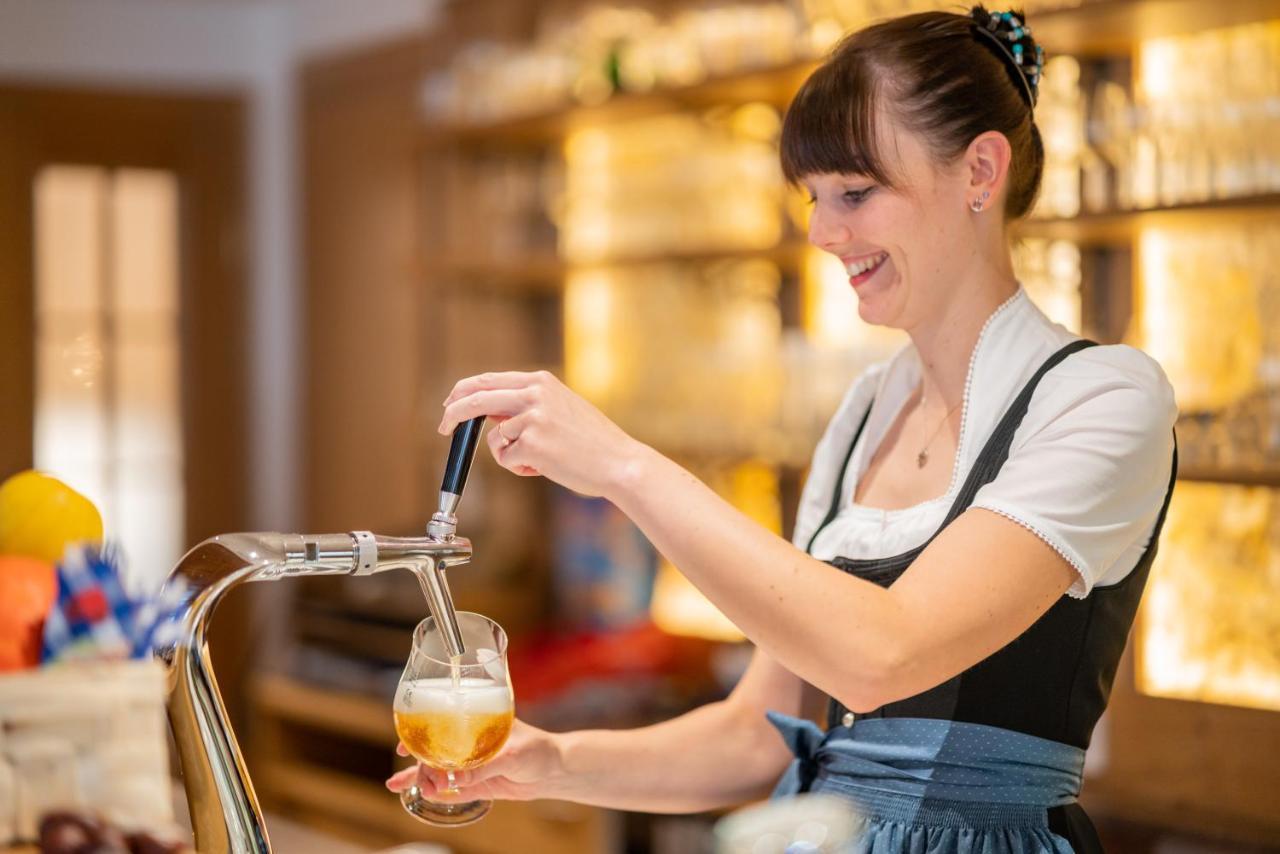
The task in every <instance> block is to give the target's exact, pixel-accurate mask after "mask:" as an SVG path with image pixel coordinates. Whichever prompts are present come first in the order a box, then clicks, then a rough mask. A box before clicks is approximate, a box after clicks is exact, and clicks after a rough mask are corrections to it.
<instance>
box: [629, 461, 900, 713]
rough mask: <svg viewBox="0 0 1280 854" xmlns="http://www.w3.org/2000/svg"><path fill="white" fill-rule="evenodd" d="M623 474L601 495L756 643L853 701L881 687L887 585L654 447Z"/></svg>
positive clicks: (889, 633)
mask: <svg viewBox="0 0 1280 854" xmlns="http://www.w3.org/2000/svg"><path fill="white" fill-rule="evenodd" d="M620 471H621V472H622V474H621V476H620V478H619V479H618V482H617V484H616V486H615V488H614V489H612V490H611V491H610V493H609V494H608V495H607V497H608V498H609V499H610V500H611V501H612V502H613V503H614V504H616V505H617V506H618V508H619V509H621V510H622V512H623V513H625V514H626V515H627V516H629V517H630V518H631V519H632V521H634V522H635V523H636V525H638V526H639V527H640V529H641V530H642V531H643V532H644V533H645V535H646V536H647V537H648V538H649V540H650V541H651V542H652V543H653V544H654V546H655V547H656V548H657V549H658V551H660V552H661V553H662V554H663V555H665V556H666V557H667V559H669V560H670V561H671V562H672V563H674V564H675V565H676V566H678V567H680V570H681V571H682V572H683V573H684V574H685V575H686V576H687V577H688V578H689V580H690V581H692V582H693V584H694V585H695V586H696V587H698V588H699V589H700V590H701V591H702V592H703V593H704V594H705V595H706V596H707V598H708V599H710V600H711V601H713V602H715V603H716V605H717V606H718V607H719V608H720V610H721V611H723V612H724V614H725V616H727V617H728V618H729V619H730V620H732V621H733V622H734V624H735V625H737V626H738V627H739V628H740V629H741V630H742V631H743V633H744V634H746V636H747V637H748V638H750V639H751V640H752V641H753V642H754V643H755V644H756V645H757V646H759V647H760V648H762V649H765V650H767V651H768V652H769V654H770V655H772V656H773V657H774V658H776V659H777V660H778V661H779V662H781V663H782V664H783V665H785V666H786V667H787V668H788V669H789V670H791V671H792V672H793V673H795V674H796V675H798V676H800V677H801V678H803V679H805V680H806V681H808V682H809V683H811V684H813V685H816V686H818V687H819V688H821V689H823V690H824V691H826V692H828V693H830V694H833V695H835V696H841V698H842V699H844V700H845V701H846V705H849V706H850V707H851V708H855V707H856V705H855V704H856V703H857V697H856V694H857V692H858V691H860V690H864V689H865V690H866V691H867V693H868V695H874V694H876V693H877V690H878V686H877V684H876V683H877V682H878V681H879V680H881V679H883V678H886V677H887V674H888V673H889V672H891V671H892V669H893V667H894V665H895V661H894V654H893V652H892V650H890V649H889V647H890V644H888V643H887V642H886V640H885V639H888V638H893V637H895V636H898V635H900V634H901V632H899V631H898V630H897V625H896V619H895V617H896V615H895V605H894V602H893V600H892V597H891V596H890V595H889V594H888V592H887V591H886V590H884V589H883V588H880V587H878V586H876V585H874V584H871V583H870V582H865V581H862V580H860V579H856V578H852V577H849V576H844V575H840V574H834V573H832V572H831V569H830V567H828V566H826V565H825V564H823V563H822V562H820V561H818V560H815V559H814V558H812V557H810V556H809V555H807V554H805V553H804V552H802V551H800V550H799V549H797V548H795V547H794V546H793V545H792V544H790V543H788V542H787V541H786V540H784V539H782V538H781V537H779V536H777V535H776V534H773V533H772V532H770V531H768V530H766V529H765V528H763V527H761V526H760V525H758V524H757V523H756V522H754V521H753V520H751V519H750V518H748V517H747V516H745V515H744V514H742V513H741V512H739V511H738V510H737V509H735V508H734V507H732V506H731V505H730V504H728V502H726V501H724V499H722V498H720V497H719V496H718V495H716V494H715V492H713V491H712V490H711V489H710V488H709V487H707V486H706V485H705V484H703V483H702V482H701V481H699V480H698V479H697V478H696V477H694V476H693V475H692V474H690V473H689V472H687V471H686V470H684V469H683V468H681V467H680V466H678V465H677V464H675V463H674V462H672V461H671V460H669V459H667V458H666V457H663V456H662V455H661V454H659V453H657V452H656V451H654V450H653V449H651V448H648V447H646V446H643V445H638V446H637V447H636V449H635V453H634V456H632V457H631V458H630V459H629V460H628V463H627V465H626V466H625V467H622V468H621V469H620ZM837 625H838V626H840V627H841V629H840V632H839V633H838V636H836V637H833V635H832V627H833V626H837ZM850 691H852V692H853V693H854V696H850ZM850 701H852V702H850Z"/></svg>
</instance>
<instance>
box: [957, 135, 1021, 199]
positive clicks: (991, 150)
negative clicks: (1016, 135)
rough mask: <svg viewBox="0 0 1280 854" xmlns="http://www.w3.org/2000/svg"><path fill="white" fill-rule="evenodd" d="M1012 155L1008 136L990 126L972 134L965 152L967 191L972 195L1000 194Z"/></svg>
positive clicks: (988, 196)
mask: <svg viewBox="0 0 1280 854" xmlns="http://www.w3.org/2000/svg"><path fill="white" fill-rule="evenodd" d="M1012 157H1013V149H1012V147H1011V146H1010V145H1009V140H1008V139H1006V138H1005V135H1004V134H1002V133H1000V132H999V131H994V130H989V131H986V132H985V133H980V134H978V135H977V136H976V137H974V139H973V142H971V143H969V147H968V149H966V150H965V153H964V164H965V169H966V171H967V172H968V179H969V186H968V192H969V193H970V195H971V196H972V197H973V198H974V199H976V198H990V197H995V198H999V196H1000V193H1001V191H1002V190H1003V189H1004V185H1005V179H1006V178H1007V177H1008V175H1009V161H1010V160H1011V159H1012ZM984 194H986V195H985V196H984Z"/></svg>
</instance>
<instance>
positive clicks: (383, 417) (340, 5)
mask: <svg viewBox="0 0 1280 854" xmlns="http://www.w3.org/2000/svg"><path fill="white" fill-rule="evenodd" d="M1026 6H1027V12H1028V14H1029V22H1030V23H1031V25H1032V27H1033V29H1034V31H1035V35H1036V37H1037V38H1038V39H1039V40H1040V41H1041V43H1042V44H1043V45H1044V46H1045V49H1046V51H1047V53H1048V55H1049V57H1050V59H1049V64H1048V66H1047V68H1046V72H1045V77H1044V83H1043V86H1042V94H1041V102H1040V106H1039V107H1038V110H1037V115H1038V121H1039V123H1040V126H1041V129H1042V131H1043V133H1044V136H1045V140H1046V146H1047V149H1048V167H1047V170H1046V175H1045V181H1044V188H1043V193H1042V197H1041V199H1040V201H1039V203H1038V206H1037V208H1036V210H1035V213H1034V216H1033V217H1032V219H1031V220H1030V221H1029V222H1027V223H1025V224H1023V225H1021V226H1019V228H1018V230H1017V235H1016V236H1017V245H1016V249H1015V256H1016V261H1017V267H1018V272H1019V275H1020V277H1021V279H1022V281H1023V283H1024V285H1025V287H1026V289H1027V290H1028V292H1029V293H1030V294H1031V296H1032V298H1033V299H1034V300H1036V301H1037V302H1038V303H1039V304H1040V305H1041V306H1042V307H1043V308H1044V309H1045V310H1046V311H1047V312H1048V313H1049V314H1050V316H1052V317H1053V318H1055V319H1057V320H1059V321H1060V322H1062V323H1064V324H1065V325H1067V326H1069V327H1071V328H1072V329H1075V330H1078V331H1081V332H1083V333H1084V334H1086V335H1088V336H1090V337H1093V338H1095V339H1097V340H1100V341H1104V342H1116V341H1124V342H1128V343H1132V344H1135V345H1138V346H1141V347H1143V348H1145V349H1146V350H1147V351H1148V352H1149V353H1151V354H1152V355H1153V356H1154V357H1156V358H1157V359H1158V360H1159V361H1160V362H1161V363H1162V364H1163V366H1164V368H1165V370H1166V371H1167V372H1168V374H1169V376H1170V378H1171V380H1172V381H1173V384H1174V386H1175V388H1176V391H1177V395H1178V401H1179V404H1180V407H1181V410H1182V413H1183V414H1182V416H1181V418H1180V420H1179V422H1178V432H1179V439H1180V443H1181V455H1182V465H1181V471H1180V478H1181V483H1180V484H1179V486H1178V489H1177V491H1176V493H1175V496H1174V499H1173V505H1172V509H1171V511H1170V518H1169V524H1168V525H1167V526H1166V530H1165V533H1164V542H1163V544H1162V547H1161V552H1160V557H1159V560H1158V562H1157V565H1156V567H1155V570H1154V571H1153V574H1152V577H1151V581H1150V585H1149V587H1148V591H1147V594H1146V598H1145V601H1144V605H1143V609H1142V612H1141V614H1140V617H1139V621H1138V623H1137V626H1136V628H1135V631H1134V636H1133V640H1132V643H1131V644H1130V647H1129V651H1128V653H1127V654H1126V659H1125V661H1124V663H1123V664H1122V667H1121V671H1120V674H1119V676H1118V677H1117V683H1116V686H1115V690H1114V694H1113V698H1112V702H1111V707H1110V709H1109V711H1108V712H1107V714H1106V716H1105V717H1104V718H1103V720H1102V723H1101V724H1100V725H1099V728H1098V731H1097V732H1096V733H1095V737H1094V745H1093V747H1092V749H1091V751H1090V754H1089V764H1088V767H1087V782H1086V785H1085V790H1084V794H1083V800H1084V802H1085V805H1086V807H1087V808H1088V809H1089V810H1090V812H1091V814H1093V815H1094V816H1095V819H1096V821H1097V822H1098V824H1099V826H1100V828H1101V829H1102V831H1103V834H1104V837H1105V840H1106V842H1107V847H1108V850H1115V851H1132V852H1146V851H1152V852H1155V851H1159V852H1199V851H1255V850H1277V848H1280V273H1278V272H1277V271H1278V270H1280V218H1278V217H1277V216H1276V214H1277V211H1280V0H1265V1H1264V0H1232V2H1225V3H1224V2H1209V1H1208V0H1094V2H1088V0H1074V2H1053V0H1039V2H1027V3H1026ZM925 8H954V7H953V4H946V3H934V2H929V0H786V1H785V2H784V1H783V0H774V2H764V1H763V0H760V1H759V2H754V1H753V0H652V1H651V2H648V1H647V0H634V2H628V3H626V4H623V3H610V2H589V0H548V2H536V3H535V2H521V0H376V2H375V0H363V2H359V3H356V2H348V1H347V0H0V224H2V225H0V306H2V308H0V401H3V403H2V405H0V477H4V476H7V475H9V474H11V473H13V472H16V471H19V470H21V469H25V468H29V467H32V466H35V467H38V468H40V469H42V470H45V471H48V472H50V473H52V474H54V475H56V476H58V477H60V478H62V479H63V480H65V481H66V482H67V483H69V484H71V485H72V486H74V487H75V488H76V489H79V490H80V491H82V492H83V493H84V494H85V495H87V496H89V497H90V498H91V499H92V500H93V501H94V502H95V503H96V504H97V505H98V507H99V508H100V509H101V510H102V514H103V517H104V520H105V523H106V528H107V536H108V537H109V538H112V539H114V540H116V541H117V542H119V543H120V544H121V545H122V548H123V551H124V553H125V555H126V557H127V559H128V565H129V567H130V572H131V573H132V574H133V576H134V578H135V580H136V582H137V583H139V584H143V585H145V584H152V585H154V584H158V583H159V581H160V580H161V579H162V578H163V577H164V576H165V575H166V573H167V572H168V569H169V568H170V567H171V566H172V564H173V563H174V562H175V561H176V560H177V558H178V557H179V556H180V555H181V553H182V552H183V551H184V550H185V549H186V547H187V546H189V545H190V544H193V543H195V542H197V541H199V540H201V539H203V538H205V537H208V536H210V535H213V534H216V533H220V532H226V531H236V530H282V531H302V530H306V531H316V532H320V531H347V530H354V529H371V530H374V531H378V532H380V533H387V534H406V535H408V534H417V533H420V532H421V531H422V530H423V527H424V525H425V522H426V520H427V519H428V518H429V516H430V514H431V512H432V511H433V510H434V509H435V501H436V491H437V489H438V485H439V478H440V475H441V469H442V466H443V461H444V457H445V454H446V451H447V442H445V440H444V439H442V438H441V437H439V436H438V435H437V434H436V433H435V430H434V427H435V424H436V423H437V419H438V417H439V403H440V401H441V400H443V399H444V397H445V395H446V394H447V393H448V390H449V388H450V387H451V386H452V384H453V383H454V381H455V380H457V379H458V378H460V377H462V376H466V375H469V374H473V373H476V372H480V371H484V370H492V369H522V370H530V369H540V368H545V369H548V370H551V371H553V372H555V373H556V374H557V375H559V376H560V377H562V378H563V379H565V380H566V381H567V382H568V383H569V384H570V385H571V386H572V387H574V388H575V389H577V390H578V391H579V392H581V393H583V394H584V395H585V396H587V397H588V398H589V399H591V400H592V401H594V402H595V403H597V404H598V405H599V406H601V407H602V408H603V409H604V410H605V412H606V413H607V414H609V415H610V416H611V417H613V418H614V419H616V420H617V421H618V422H619V423H620V424H621V425H622V426H623V427H625V428H626V429H627V430H628V431H630V432H632V433H633V434H634V435H636V436H638V437H639V438H641V439H643V440H644V441H646V442H649V443H651V444H653V445H654V446H656V447H657V448H659V449H660V450H662V451H663V452H664V453H666V454H668V455H669V456H671V457H673V458H675V459H677V460H678V461H680V462H681V463H682V464H684V465H686V466H687V467H688V468H690V469H691V470H692V471H693V472H695V473H696V474H698V475H699V476H700V477H702V478H703V479H705V480H706V481H707V482H708V483H710V484H711V485H712V486H713V487H714V488H715V489H717V490H718V491H719V492H720V493H721V494H722V495H724V496H725V497H726V498H727V499H729V500H730V501H732V502H733V503H735V504H736V505H737V506H739V507H740V508H741V509H743V510H744V511H745V512H747V513H748V514H750V515H751V516H752V517H753V518H755V519H757V520H758V521H760V522H761V523H762V524H764V525H766V526H768V527H770V528H772V529H773V530H775V531H778V532H779V533H781V534H784V535H787V536H789V535H790V530H791V525H792V522H793V518H794V513H795V506H796V502H797V499H798V495H799V490H800V487H801V485H802V483H803V480H804V476H805V466H806V465H807V463H808V459H809V455H810V453H811V451H812V448H813V445H814V444H815V442H816V441H817V438H818V436H819V435H820V433H821V431H822V429H823V427H824V425H825V423H826V420H827V419H828V418H829V417H830V415H831V414H832V412H833V411H834V409H835V406H836V404H837V403H838V401H839V400H840V397H841V396H842V394H843V392H844V391H845V389H846V387H847V385H848V383H849V382H850V381H851V379H852V378H853V377H854V376H855V375H856V374H857V373H858V372H859V371H860V370H861V369H862V368H864V367H865V366H866V365H868V364H869V363H871V362H873V361H875V360H878V359H882V358H885V357H886V356H887V355H889V354H890V353H892V352H893V350H894V349H895V348H897V347H899V346H900V345H901V344H902V343H903V340H902V339H901V338H899V337H898V335H897V334H895V333H890V332H886V331H884V330H878V329H873V328H868V327H866V326H865V325H863V324H861V323H860V322H859V320H858V317H857V313H856V308H855V304H854V297H853V295H852V293H851V292H850V290H849V288H848V285H847V280H846V276H845V274H844V272H843V271H842V269H841V267H840V265H839V262H836V261H833V260H832V259H829V258H825V259H824V258H823V257H821V256H820V255H819V254H818V253H817V252H816V251H813V250H811V249H810V248H808V247H807V246H806V243H805V240H804V234H805V228H806V223H805V210H806V209H805V206H804V205H803V203H802V200H801V199H800V198H799V197H798V195H797V194H795V193H793V192H791V191H789V190H788V189H787V188H786V187H785V186H784V184H783V182H782V180H781V176H780V172H779V167H778V163H777V151H776V146H777V138H778V132H779V127H780V122H781V116H782V113H783V112H784V111H785V108H786V105H787V103H788V101H789V99H790V97H791V96H792V94H793V93H794V92H795V90H796V89H797V88H798V86H799V84H800V82H801V81H802V80H803V79H804V77H805V76H806V74H807V73H808V72H809V71H810V70H811V69H812V68H813V67H814V66H815V64H816V62H817V61H818V58H819V57H820V56H821V55H822V54H823V52H824V51H825V50H826V49H828V48H829V47H830V46H831V45H832V44H833V43H834V42H835V41H836V40H837V39H838V38H839V37H840V36H841V34H842V33H844V32H846V31H848V30H850V29H853V28H857V27H859V26H862V25H864V24H865V23H867V22H870V21H872V20H874V19H876V18H879V17H882V16H885V15H892V14H900V13H904V12H908V11H917V10H921V9H925ZM460 533H462V534H464V535H466V536H468V537H470V538H471V539H472V540H473V542H474V543H475V547H476V559H475V562H474V564H473V565H471V566H470V567H467V568H465V569H462V570H457V571H455V572H453V574H452V575H451V578H450V581H451V584H452V586H453V590H454V596H455V599H456V600H457V603H458V605H459V607H460V608H463V609H467V610H474V611H479V612H482V613H485V614H487V615H489V616H491V617H493V618H494V619H496V620H497V621H499V622H500V623H502V624H503V625H504V626H506V627H507V629H508V630H509V631H510V633H511V634H512V637H513V643H512V650H513V651H512V660H511V667H512V677H513V681H514V684H515V688H516V696H517V713H518V714H519V715H520V716H521V717H523V718H525V719H527V720H529V721H531V722H533V723H536V724H538V725H541V726H544V727H547V728H551V729H569V728H577V727H626V726H635V725H639V724H643V723H647V722H652V721H656V720H660V719H663V718H666V717H669V716H671V715H674V714H678V713H679V712H681V711H683V710H686V709H689V708H692V707H694V706H696V705H699V704H701V703H703V702H706V701H708V700H711V699H715V698H718V697H721V696H723V695H724V694H725V693H727V691H728V690H729V689H730V688H731V687H732V685H733V683H734V681H735V680H736V679H737V677H738V675H739V674H740V672H741V670H742V668H743V667H744V666H745V662H746V659H747V657H748V656H749V650H748V649H747V648H746V645H745V644H744V643H743V642H742V639H741V637H740V635H738V634H737V633H736V632H735V630H734V629H733V627H732V626H731V625H730V624H728V623H727V622H726V621H725V620H724V619H723V618H722V617H721V616H720V615H719V614H718V613H717V612H716V611H715V609H714V608H712V607H711V606H710V605H709V604H708V603H707V602H706V601H705V600H703V599H702V598H701V596H700V595H699V594H698V593H697V592H696V591H695V590H693V589H692V588H691V587H690V586H689V585H688V584H687V582H685V581H683V579H682V577H681V576H680V575H679V574H678V573H677V572H676V571H675V570H674V568H673V567H671V566H669V565H668V564H666V563H665V562H664V560H663V559H662V558H661V557H660V556H659V555H657V554H656V553H655V552H654V550H653V549H652V547H651V546H650V545H649V544H648V542H647V541H646V540H645V539H644V538H643V537H642V536H641V535H640V534H639V533H638V531H637V530H636V529H635V528H634V527H633V526H632V525H631V524H630V523H629V522H628V521H627V520H626V519H625V518H623V517H621V516H620V514H618V513H617V512H616V511H615V510H613V509H612V508H611V507H610V506H609V505H607V504H605V503H603V502H601V501H598V500H592V499H585V498H582V497H579V496H576V495H574V494H571V493H569V492H566V491H564V490H561V489H559V488H557V487H554V486H552V485H550V484H547V483H545V482H542V481H539V480H530V479H521V478H516V477H513V476H510V475H509V474H507V473H505V472H502V471H501V470H500V469H498V467H497V466H496V465H495V464H494V463H493V461H492V460H491V459H490V458H489V457H488V455H487V454H485V453H482V454H480V455H479V456H478V459H477V463H476V466H475V471H474V473H473V475H472V480H471V484H470V486H469V488H468V494H467V496H466V498H465V500H464V502H463V504H462V507H461V512H460ZM390 575H391V576H394V575H396V574H395V573H392V574H390ZM424 615H425V606H424V603H423V601H422V598H421V595H420V594H419V593H418V590H417V585H416V582H415V581H414V580H413V579H412V577H411V576H409V575H408V574H405V575H404V577H403V578H396V577H388V575H379V576H376V577H372V578H363V579H359V580H355V581H346V580H333V579H316V580H309V581H308V582H307V583H294V584H291V585H283V584H282V585H250V586H249V587H248V588H241V589H240V590H239V591H237V592H236V593H234V594H232V596H231V597H230V598H229V600H228V601H227V602H226V603H225V605H224V606H223V608H222V609H221V610H220V612H219V616H218V619H217V620H216V621H215V626H214V629H213V636H212V641H211V644H212V647H213V651H214V656H215V660H216V661H217V666H218V674H219V681H220V683H221V685H222V688H223V693H224V696H225V698H226V699H227V701H228V705H229V707H230V709H231V711H232V714H233V715H234V717H235V720H236V722H237V725H238V732H239V734H240V739H241V744H242V746H244V748H245V751H246V756H247V762H248V765H249V768H250V770H251V772H252V774H253V777H254V780H255V782H256V785H257V790H258V794H259V796H260V798H261V800H262V801H263V804H264V806H265V807H266V808H267V809H268V811H269V812H270V813H271V814H272V815H274V816H280V817H287V818H289V819H292V820H293V821H294V822H295V823H298V824H301V825H307V826H310V827H311V828H312V829H314V830H315V831H317V832H319V833H320V834H322V835H323V838H325V839H328V840H333V845H334V846H337V845H338V844H339V842H338V840H345V841H346V842H347V843H354V844H355V845H356V846H357V848H356V850H367V849H371V848H376V847H380V846H386V845H390V844H394V843H396V842H399V841H407V840H413V839H434V840H436V841H438V842H440V843H442V844H446V845H448V846H450V848H451V850H454V851H457V852H460V854H471V852H475V853H476V854H487V852H500V851H510V850H514V849H513V848H512V847H511V846H512V844H513V843H512V840H515V839H518V840H520V844H519V850H521V851H525V852H544V851H545V852H583V854H587V852H655V854H668V852H693V851H703V850H709V845H710V841H709V840H710V835H709V834H710V827H711V825H712V823H713V822H714V820H715V818H716V816H692V817H659V816H646V815H637V814H623V813H614V812H609V811H605V810H600V809H594V808H586V807H579V806H575V805H568V804H559V803H532V804H501V805H499V806H498V807H497V808H496V809H495V811H494V813H493V814H492V815H491V816H490V817H488V818H487V819H486V820H485V821H483V822H481V823H480V824H477V825H475V826H474V827H472V828H468V829H466V830H460V831H433V830H431V829H429V828H426V827H425V826H423V825H420V824H418V823H417V822H415V821H414V820H412V819H411V818H409V817H408V816H406V815H405V814H403V813H402V811H401V808H400V806H399V804H398V803H397V802H396V799H395V798H394V797H392V796H391V795H390V794H388V793H387V792H386V791H385V789H383V788H382V785H381V781H382V779H383V778H384V777H386V776H387V775H388V774H389V773H390V772H391V771H392V770H393V768H394V767H396V761H397V760H396V759H395V757H394V755H393V752H392V748H393V746H394V744H395V735H394V731H393V729H392V720H391V714H390V705H391V698H392V694H393V689H394V685H395V681H396V679H397V677H398V676H399V672H400V669H401V667H402V666H403V662H404V659H405V656H406V653H407V650H408V641H409V631H410V628H411V627H412V625H413V624H414V623H416V622H417V620H419V619H420V618H421V617H423V616H424ZM432 834H435V835H434V836H433V835H432ZM316 838H319V837H316ZM326 844H327V843H326ZM318 845H320V843H319V842H316V841H315V839H313V840H312V841H311V842H309V843H307V847H306V849H305V850H312V851H316V850H322V849H321V848H320V847H316V846H318ZM284 850H288V849H284ZM296 850H303V849H302V848H298V849H296ZM334 850H338V849H337V848H336V847H335V848H334ZM344 850H345V849H344Z"/></svg>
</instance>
